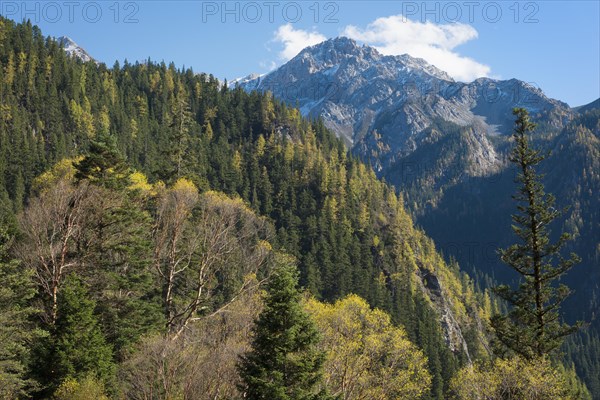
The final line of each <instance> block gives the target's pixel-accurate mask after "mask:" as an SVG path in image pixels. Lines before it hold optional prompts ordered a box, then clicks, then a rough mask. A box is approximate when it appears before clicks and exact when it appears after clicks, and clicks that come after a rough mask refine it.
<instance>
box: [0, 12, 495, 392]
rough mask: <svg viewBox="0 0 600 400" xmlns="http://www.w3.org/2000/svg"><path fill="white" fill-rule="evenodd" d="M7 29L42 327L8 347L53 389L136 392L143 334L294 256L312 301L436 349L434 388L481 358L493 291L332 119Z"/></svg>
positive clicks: (13, 131) (4, 143)
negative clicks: (452, 262) (362, 307)
mask: <svg viewBox="0 0 600 400" xmlns="http://www.w3.org/2000/svg"><path fill="white" fill-rule="evenodd" d="M0 40H1V41H0V43H1V44H0V61H1V63H2V68H1V69H0V81H1V82H2V84H1V88H0V99H1V104H0V107H1V108H2V120H1V121H0V124H1V125H0V152H1V153H2V155H1V157H0V160H1V161H0V162H1V164H0V183H1V184H0V191H1V198H2V220H3V223H4V224H5V225H6V226H8V231H7V234H8V236H7V237H13V239H9V238H7V239H6V241H5V242H6V246H5V247H6V253H7V254H5V255H4V256H3V257H4V258H3V259H4V260H5V261H6V262H10V265H13V264H14V263H16V265H18V266H19V267H17V269H18V270H19V271H22V273H21V272H19V273H17V274H16V276H18V277H19V279H23V280H25V281H27V285H25V286H24V287H27V288H29V289H28V290H30V291H31V295H29V297H27V298H30V299H31V301H27V300H26V299H21V300H20V301H25V303H24V304H26V305H27V306H32V307H33V309H31V310H28V312H27V316H26V317H24V318H23V319H21V320H20V322H19V321H17V320H15V321H14V323H15V324H20V325H19V328H18V329H24V328H25V327H28V329H29V328H36V329H38V330H39V332H38V333H39V334H40V335H41V337H42V338H43V339H40V340H36V343H38V344H40V345H39V346H35V348H33V349H32V348H28V349H23V352H20V353H18V354H17V353H15V354H13V356H14V360H15V362H17V361H19V362H21V363H22V364H23V365H24V367H23V368H25V371H27V370H29V371H30V373H24V374H23V375H22V376H23V377H27V378H29V379H33V380H35V381H36V382H38V383H39V384H41V385H42V386H38V388H40V389H41V391H38V393H41V395H48V394H49V393H51V391H52V390H55V389H56V388H57V387H58V386H59V385H60V384H61V382H63V381H64V379H66V378H68V377H74V378H77V379H79V378H81V379H83V378H84V377H83V375H81V374H82V371H84V372H85V371H86V368H87V369H90V368H92V365H94V364H96V365H97V366H96V367H94V368H97V369H99V370H98V371H96V372H97V374H98V376H99V377H100V378H101V379H102V380H103V381H104V382H105V384H106V385H107V387H108V388H109V389H110V391H111V392H112V393H117V392H118V391H119V390H124V389H123V387H122V386H120V383H119V382H120V380H119V379H120V378H122V376H121V372H122V371H125V370H126V368H125V366H126V365H130V364H127V362H128V361H127V360H130V359H131V357H134V358H135V354H136V353H135V351H134V349H136V348H138V347H136V346H139V345H138V344H137V343H139V341H140V340H146V339H143V338H147V337H148V336H149V335H150V336H151V335H152V334H154V333H160V332H165V331H166V332H171V334H173V335H176V336H180V335H184V334H187V333H188V332H189V331H192V330H193V328H192V327H191V326H192V325H194V326H196V325H197V324H200V323H207V322H206V321H207V320H208V319H209V318H211V316H212V317H214V316H215V315H219V310H222V308H223V307H226V306H227V305H228V304H230V303H231V302H234V301H237V300H239V298H240V297H243V296H247V295H248V293H249V292H251V291H252V290H253V289H254V288H255V286H257V285H259V284H260V282H261V281H262V280H264V279H265V278H266V277H267V276H268V274H269V272H268V271H269V270H270V269H269V265H271V264H272V263H273V262H275V261H273V260H272V259H273V258H277V257H278V256H276V254H279V253H286V254H288V255H290V256H292V257H293V259H295V260H296V261H297V264H298V269H299V271H300V283H301V285H302V286H303V287H305V288H306V289H307V290H308V291H309V292H310V293H312V294H313V295H315V296H316V297H317V298H319V299H322V300H326V301H331V300H335V299H339V298H342V297H343V296H345V295H347V294H349V293H355V294H358V295H360V296H362V297H364V298H365V299H367V301H368V302H369V304H370V305H371V306H374V307H379V308H382V309H383V310H386V311H388V312H389V313H390V314H391V316H392V320H393V321H394V323H396V324H402V326H404V328H405V329H406V332H407V335H408V338H410V340H412V341H413V342H414V343H416V344H417V345H418V346H419V347H420V348H422V349H423V351H424V354H425V355H426V356H427V359H428V369H429V371H430V372H431V374H432V385H431V388H430V390H428V391H427V392H428V393H426V394H425V397H424V398H437V399H441V398H444V392H445V390H447V388H448V384H449V381H450V378H451V376H452V375H453V373H454V371H455V370H456V369H457V368H458V367H459V366H460V365H461V363H463V362H466V361H467V360H468V359H469V357H475V356H476V355H479V354H481V355H483V356H485V353H486V352H485V348H484V345H485V343H486V339H485V337H484V331H485V328H484V326H485V322H482V321H485V316H486V315H488V314H489V313H490V311H491V304H490V302H489V298H486V299H487V303H486V304H487V308H488V309H487V310H485V309H483V308H479V307H478V306H477V300H478V299H477V297H478V296H480V295H477V294H476V293H475V292H474V291H473V287H472V284H471V283H470V280H469V279H468V278H467V277H466V276H462V277H461V276H460V275H459V273H458V267H457V266H452V267H451V266H449V265H447V264H446V263H444V261H443V260H442V258H441V257H440V256H439V255H438V253H437V252H436V250H435V246H434V244H433V242H432V241H431V240H430V239H428V238H427V237H426V236H425V235H424V234H423V233H422V232H421V231H419V230H416V229H415V228H414V227H413V225H412V222H411V219H410V217H409V216H408V215H407V214H406V213H405V211H404V209H403V205H402V200H401V199H400V198H399V197H398V196H397V195H396V193H395V191H394V189H393V188H391V187H388V186H386V185H385V184H383V183H381V182H379V181H378V180H377V179H376V178H375V175H374V173H373V172H372V171H371V170H370V169H369V168H368V167H365V166H364V165H363V164H361V163H360V162H358V161H357V160H356V159H354V158H352V157H350V156H348V154H347V152H346V149H345V147H344V145H343V144H342V142H341V141H339V140H338V139H336V138H335V137H334V136H333V135H332V134H330V133H329V132H328V131H327V130H326V129H325V128H324V126H323V125H322V123H320V122H319V121H312V122H310V121H307V120H305V119H303V118H301V117H300V115H299V113H298V111H297V110H296V109H293V108H288V107H286V106H285V105H283V104H282V103H280V102H278V101H275V100H273V98H272V97H271V96H270V95H269V94H258V93H253V94H247V93H245V92H244V91H242V90H240V89H236V90H230V89H229V88H228V87H227V86H226V85H222V84H220V83H219V82H218V81H217V80H216V79H215V78H213V77H211V76H207V75H203V74H195V73H194V72H192V71H191V70H185V71H182V70H177V69H176V68H175V67H174V66H173V65H170V66H167V65H165V64H164V63H161V64H157V63H153V62H151V61H148V62H146V63H143V64H135V65H131V64H128V63H125V64H124V65H122V66H121V65H118V64H117V65H115V66H113V67H112V68H107V67H105V66H104V65H96V64H95V63H82V62H80V61H77V60H75V59H71V58H69V57H67V56H66V55H65V54H64V52H63V50H62V48H60V46H59V45H58V44H57V43H56V42H55V41H53V40H51V39H47V38H45V37H43V36H42V34H41V32H40V31H39V30H38V29H37V28H36V27H32V26H31V25H30V24H19V25H15V24H14V23H12V22H10V21H7V20H1V21H0ZM214 191H216V192H214ZM211 235H214V241H210V240H209V239H210V238H211V237H212V236H211ZM221 235H223V236H221ZM201 238H203V239H201ZM206 238H209V239H206ZM207 241H208V243H207ZM211 246H212V247H211ZM271 249H273V250H271ZM211 252H214V253H211ZM9 260H14V261H9ZM7 265H8V264H7ZM6 273H8V272H6ZM28 274H29V275H31V279H28V278H27V277H28V276H29V275H28ZM11 276H12V275H11ZM13 278H14V277H13ZM13 278H10V279H13ZM3 279H9V277H3ZM14 279H16V278H14ZM251 289H252V290H251ZM28 293H29V292H28ZM479 300H481V304H483V303H484V301H483V300H484V298H483V296H480V298H479ZM249 314H251V313H249ZM79 323H81V324H85V325H86V326H89V327H92V328H93V329H92V331H89V332H87V333H86V337H84V338H82V337H78V336H77V335H79V334H80V333H78V332H79V331H78V328H77V326H78V325H77V324H79ZM74 324H75V325H74ZM15 329H17V328H15ZM32 332H33V331H32ZM36 332H37V331H36ZM16 340H17V341H18V340H19V339H18V338H17V339H16ZM23 340H25V339H23ZM19 343H21V344H20V345H22V342H19ZM86 349H88V350H86ZM138 349H139V348H138ZM86 351H89V354H85V353H86ZM131 352H133V354H134V355H133V356H132V355H131V354H132V353H131ZM27 354H29V355H28V356H26V355H27ZM77 357H83V358H84V359H85V360H87V361H85V362H83V361H81V359H77ZM78 363H79V364H78ZM50 365H54V366H55V367H52V368H51V367H50ZM78 365H79V366H80V365H84V366H85V365H87V367H82V368H79V367H78ZM79 369H81V371H80V370H79ZM123 379H124V378H123ZM24 385H25V386H24V387H27V386H31V385H29V383H28V382H25V383H24ZM429 392H430V393H429Z"/></svg>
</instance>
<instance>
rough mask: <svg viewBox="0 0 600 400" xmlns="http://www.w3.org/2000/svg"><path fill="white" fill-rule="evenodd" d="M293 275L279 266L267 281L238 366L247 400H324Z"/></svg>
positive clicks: (319, 359) (310, 327)
mask: <svg viewBox="0 0 600 400" xmlns="http://www.w3.org/2000/svg"><path fill="white" fill-rule="evenodd" d="M297 284H298V277H297V272H296V269H295V267H294V266H292V265H289V264H287V265H284V266H281V267H279V268H278V269H277V271H276V272H275V273H274V275H273V276H272V278H271V280H270V282H269V284H268V288H267V291H268V292H267V298H266V299H265V308H264V310H263V312H262V313H261V314H260V316H259V317H258V320H257V321H256V326H255V327H254V339H253V341H252V349H251V350H250V352H248V353H247V354H246V355H245V356H243V357H242V359H241V362H240V363H239V365H238V369H239V373H240V376H241V378H242V384H241V385H240V391H241V392H242V393H243V394H244V398H246V399H249V400H258V399H262V400H267V399H268V400H325V399H331V396H329V395H328V394H327V392H326V391H325V390H324V389H322V388H321V387H320V386H321V385H320V383H321V380H322V374H323V372H322V366H323V362H324V360H325V355H324V353H322V352H321V351H319V350H318V349H317V347H316V345H317V341H318V340H319V337H318V333H317V330H316V327H315V325H314V323H313V321H312V320H311V319H310V317H309V316H308V315H307V314H306V312H305V311H304V310H303V309H302V307H301V305H300V292H299V291H298V289H297V288H296V286H297Z"/></svg>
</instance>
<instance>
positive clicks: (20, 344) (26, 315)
mask: <svg viewBox="0 0 600 400" xmlns="http://www.w3.org/2000/svg"><path fill="white" fill-rule="evenodd" d="M11 242H12V240H11V238H10V236H9V235H8V233H7V229H6V228H4V226H2V223H1V222H0V399H17V398H25V397H26V396H27V395H28V393H29V391H30V390H31V389H32V388H34V387H35V382H34V381H32V380H30V379H28V378H27V376H26V375H27V374H26V372H27V367H26V366H27V363H28V359H29V356H30V348H29V345H30V343H31V342H32V341H35V340H38V339H39V338H40V336H41V334H42V332H41V331H40V330H38V329H35V326H34V324H33V322H32V320H33V318H32V316H33V315H34V313H35V310H34V309H33V308H32V307H30V305H29V304H30V302H31V300H32V298H33V297H34V296H35V286H34V284H33V280H32V275H33V271H32V270H29V269H25V268H24V267H22V266H21V265H20V264H19V262H18V261H17V260H13V259H11V258H10V257H8V254H7V253H8V249H9V247H10V245H11Z"/></svg>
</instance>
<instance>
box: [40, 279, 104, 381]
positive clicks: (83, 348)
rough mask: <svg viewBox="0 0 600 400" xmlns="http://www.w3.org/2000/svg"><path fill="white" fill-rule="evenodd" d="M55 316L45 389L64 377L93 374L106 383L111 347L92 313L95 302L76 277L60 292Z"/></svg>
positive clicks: (46, 369)
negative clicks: (57, 312)
mask: <svg viewBox="0 0 600 400" xmlns="http://www.w3.org/2000/svg"><path fill="white" fill-rule="evenodd" d="M60 296H61V301H60V303H59V304H60V306H59V309H58V311H59V314H58V319H57V321H56V325H55V327H54V331H53V332H52V336H51V344H50V349H49V350H50V355H49V358H48V365H47V366H46V368H45V371H44V372H45V374H46V375H47V377H46V379H48V386H49V389H51V390H53V389H55V388H56V387H58V385H59V384H60V383H62V382H63V381H64V380H65V379H69V378H73V379H82V378H85V377H86V376H90V375H92V376H94V377H96V378H98V379H99V380H100V381H102V382H110V381H111V379H112V378H113V374H114V364H113V360H112V348H111V346H110V345H109V344H108V343H106V339H105V337H104V335H103V334H102V332H101V330H100V325H99V323H98V320H97V318H96V315H95V314H94V308H95V306H96V304H95V302H94V301H93V300H91V299H90V298H89V294H88V290H87V289H86V287H85V285H84V284H83V283H82V282H81V281H80V280H79V278H77V277H76V276H74V275H73V276H70V277H69V279H68V280H67V282H66V284H65V287H64V289H63V291H62V292H61V294H60Z"/></svg>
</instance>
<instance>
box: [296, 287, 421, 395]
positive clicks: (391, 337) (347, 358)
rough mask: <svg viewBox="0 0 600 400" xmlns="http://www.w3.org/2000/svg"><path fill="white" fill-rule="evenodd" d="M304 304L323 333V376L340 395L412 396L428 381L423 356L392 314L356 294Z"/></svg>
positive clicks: (334, 391) (321, 343) (417, 393)
mask: <svg viewBox="0 0 600 400" xmlns="http://www.w3.org/2000/svg"><path fill="white" fill-rule="evenodd" d="M305 308H306V309H307V311H308V312H309V313H310V314H311V316H312V317H313V319H314V320H315V322H316V324H317V327H318V329H319V331H320V332H321V336H322V338H321V342H320V346H321V347H322V349H323V351H325V352H326V354H327V360H326V361H325V366H324V369H325V381H326V384H327V386H328V388H329V389H330V391H331V393H332V394H333V395H335V396H340V397H339V398H340V399H343V400H358V399H369V400H392V399H393V400H404V399H406V400H416V399H419V398H420V397H421V396H422V395H424V394H425V393H426V392H427V391H428V390H429V386H430V384H431V375H430V374H429V372H428V371H427V359H426V358H425V356H424V355H423V353H422V352H421V351H420V350H419V349H418V348H417V347H416V346H415V345H414V344H413V343H411V342H410V341H409V340H408V337H407V335H406V333H405V331H404V329H403V328H401V327H397V326H394V325H393V324H392V321H391V318H390V316H389V315H388V314H387V313H385V312H383V311H381V310H378V309H375V310H372V309H371V308H370V307H369V305H368V303H367V302H366V301H365V300H364V299H362V298H360V297H359V296H356V295H350V296H348V297H346V298H344V299H342V300H339V301H337V302H336V303H335V304H324V303H321V302H319V301H317V300H314V299H310V300H307V301H306V303H305Z"/></svg>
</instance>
